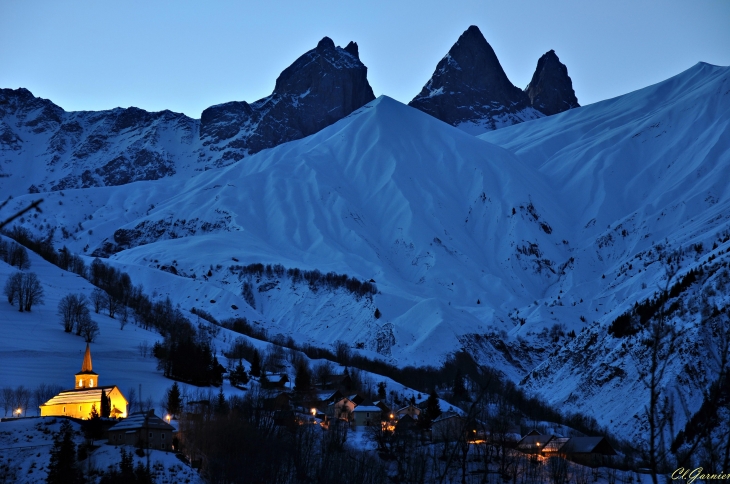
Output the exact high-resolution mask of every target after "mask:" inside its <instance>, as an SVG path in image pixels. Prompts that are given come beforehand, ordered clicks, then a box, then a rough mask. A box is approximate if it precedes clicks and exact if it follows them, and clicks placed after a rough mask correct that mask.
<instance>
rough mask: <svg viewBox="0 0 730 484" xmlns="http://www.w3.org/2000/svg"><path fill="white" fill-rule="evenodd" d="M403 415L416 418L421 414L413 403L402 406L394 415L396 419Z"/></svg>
mask: <svg viewBox="0 0 730 484" xmlns="http://www.w3.org/2000/svg"><path fill="white" fill-rule="evenodd" d="M404 415H408V416H409V417H411V418H413V419H416V420H417V419H418V416H419V415H421V409H420V408H418V407H416V406H415V405H408V406H407V407H403V408H401V409H399V410H396V411H395V417H396V418H397V419H400V418H401V417H403V416H404Z"/></svg>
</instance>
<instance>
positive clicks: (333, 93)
mask: <svg viewBox="0 0 730 484" xmlns="http://www.w3.org/2000/svg"><path fill="white" fill-rule="evenodd" d="M373 99H375V96H374V95H373V90H372V88H371V87H370V84H369V83H368V80H367V67H365V66H364V65H363V63H362V62H360V59H359V57H358V49H357V44H355V43H354V42H350V43H349V44H348V45H347V47H345V48H344V49H343V48H341V47H335V44H334V43H333V42H332V40H331V39H329V38H328V37H325V38H323V39H322V40H321V41H320V42H319V43H318V44H317V47H316V48H314V49H312V50H310V51H309V52H307V53H306V54H304V55H303V56H301V57H300V58H299V59H297V60H296V61H295V62H294V63H293V64H292V65H291V66H289V67H287V68H286V69H285V70H284V71H283V72H282V73H281V74H280V75H279V78H278V79H277V80H276V87H275V88H274V92H273V93H272V94H271V95H270V96H268V97H265V98H263V99H260V100H258V101H256V102H254V103H252V104H248V103H246V102H231V103H226V104H220V105H218V106H212V107H210V108H208V109H206V110H205V111H203V114H202V117H201V129H200V136H201V139H202V140H203V143H204V144H205V145H206V146H210V147H211V149H214V150H221V151H223V155H222V157H223V159H233V160H239V159H241V158H243V157H244V156H246V155H247V154H253V153H257V152H259V151H261V150H263V149H266V148H271V147H274V146H276V145H279V144H281V143H285V142H287V141H292V140H295V139H300V138H304V137H305V136H309V135H310V134H314V133H316V132H317V131H319V130H320V129H322V128H324V127H326V126H329V125H330V124H332V123H334V122H335V121H337V120H339V119H342V118H343V117H345V116H347V115H348V114H350V113H351V112H353V111H354V110H356V109H358V108H359V107H361V106H363V105H365V104H367V103H369V102H370V101H372V100H373Z"/></svg>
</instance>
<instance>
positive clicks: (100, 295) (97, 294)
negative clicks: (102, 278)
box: [91, 287, 107, 314]
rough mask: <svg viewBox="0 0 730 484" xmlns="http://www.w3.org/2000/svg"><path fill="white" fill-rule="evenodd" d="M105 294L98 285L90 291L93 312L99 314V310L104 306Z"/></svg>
mask: <svg viewBox="0 0 730 484" xmlns="http://www.w3.org/2000/svg"><path fill="white" fill-rule="evenodd" d="M106 300H107V294H106V292H104V291H103V290H101V289H99V288H98V287H96V288H94V290H93V291H91V303H92V304H93V305H94V312H95V313H96V314H99V311H101V310H102V309H104V308H105V307H106V306H105V304H106Z"/></svg>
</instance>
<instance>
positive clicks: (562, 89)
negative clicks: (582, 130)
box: [525, 50, 580, 116]
mask: <svg viewBox="0 0 730 484" xmlns="http://www.w3.org/2000/svg"><path fill="white" fill-rule="evenodd" d="M525 92H526V93H527V96H528V97H529V98H530V104H531V105H532V107H533V108H535V109H537V110H538V111H540V112H541V113H543V114H546V115H548V116H550V115H553V114H558V113H562V112H563V111H567V110H568V109H572V108H577V107H580V104H578V98H576V97H575V91H573V82H572V81H571V80H570V76H568V68H567V67H565V64H563V63H562V62H560V59H558V56H557V54H555V51H554V50H550V51H549V52H547V53H545V54H543V56H542V57H540V59H539V60H538V61H537V68H536V69H535V73H534V74H533V75H532V80H531V81H530V83H529V84H528V85H527V87H526V88H525Z"/></svg>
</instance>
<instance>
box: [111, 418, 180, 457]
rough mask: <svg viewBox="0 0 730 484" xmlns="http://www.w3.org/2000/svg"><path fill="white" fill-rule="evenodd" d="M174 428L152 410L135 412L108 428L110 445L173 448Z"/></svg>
mask: <svg viewBox="0 0 730 484" xmlns="http://www.w3.org/2000/svg"><path fill="white" fill-rule="evenodd" d="M174 433H175V428H174V427H173V426H172V425H170V424H169V423H167V422H165V421H164V420H162V419H161V418H160V417H158V416H157V415H155V412H154V410H150V411H149V412H136V413H133V414H132V415H130V416H129V417H127V418H125V419H124V420H122V421H121V422H119V423H118V424H116V425H115V426H113V427H112V428H110V429H109V432H108V434H109V441H108V442H109V443H110V444H112V445H141V446H142V447H148V446H149V448H150V449H160V450H173V449H172V436H173V434H174Z"/></svg>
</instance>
